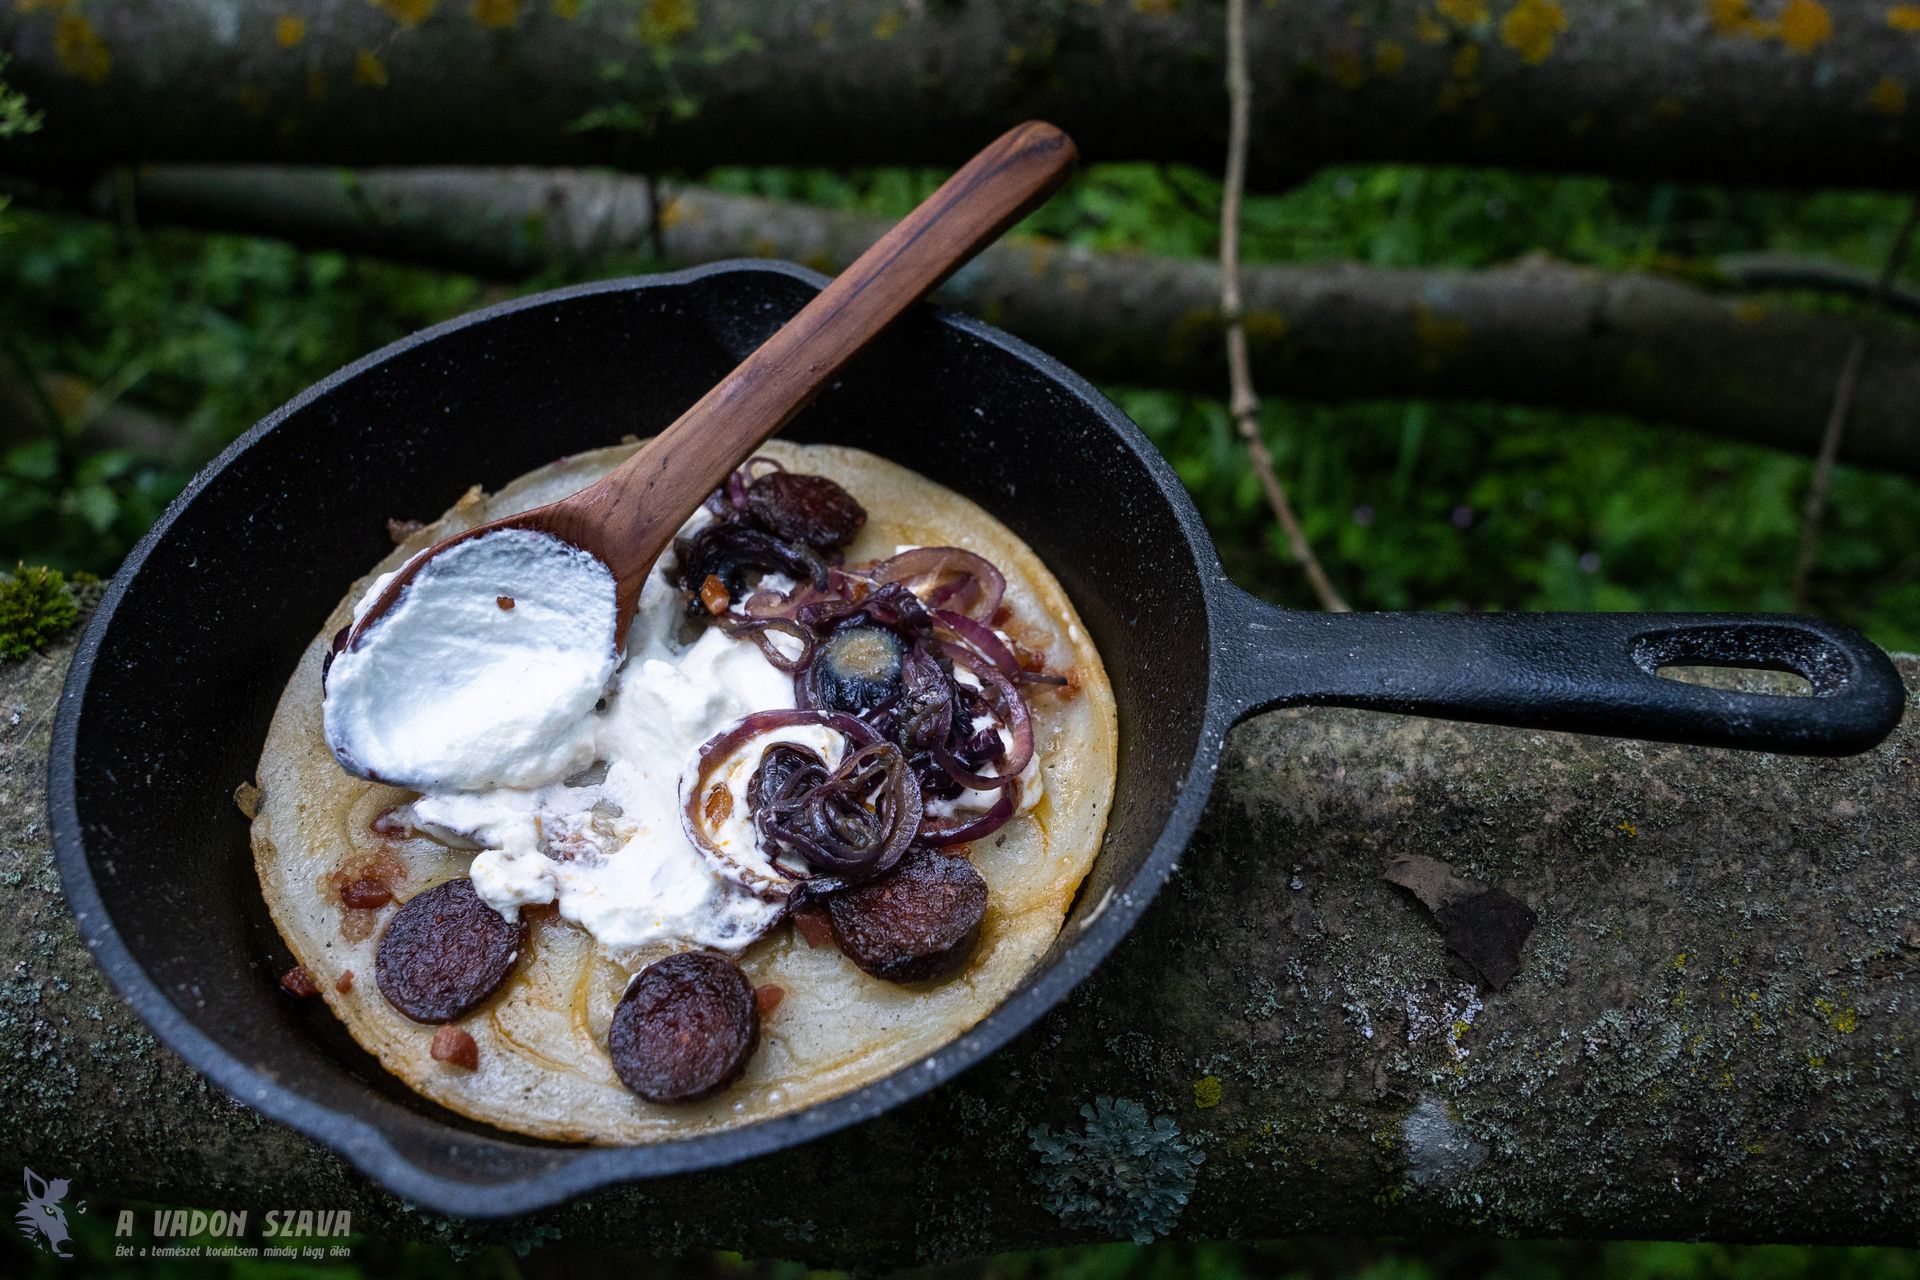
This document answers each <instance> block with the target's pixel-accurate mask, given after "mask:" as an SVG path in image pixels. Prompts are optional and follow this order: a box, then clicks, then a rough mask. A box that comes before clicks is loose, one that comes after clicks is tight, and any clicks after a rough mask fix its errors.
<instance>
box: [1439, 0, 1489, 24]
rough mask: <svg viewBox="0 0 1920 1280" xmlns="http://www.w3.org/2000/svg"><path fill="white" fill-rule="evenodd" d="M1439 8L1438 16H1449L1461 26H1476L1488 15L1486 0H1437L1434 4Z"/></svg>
mask: <svg viewBox="0 0 1920 1280" xmlns="http://www.w3.org/2000/svg"><path fill="white" fill-rule="evenodd" d="M1434 7H1435V8H1437V9H1439V10H1440V16H1441V17H1443V18H1449V19H1451V20H1453V21H1454V22H1457V23H1459V24H1460V25H1461V26H1463V27H1476V26H1479V25H1480V24H1481V23H1483V22H1485V21H1486V20H1487V18H1488V16H1489V14H1488V11H1487V0H1438V3H1437V4H1436V5H1435V6H1434Z"/></svg>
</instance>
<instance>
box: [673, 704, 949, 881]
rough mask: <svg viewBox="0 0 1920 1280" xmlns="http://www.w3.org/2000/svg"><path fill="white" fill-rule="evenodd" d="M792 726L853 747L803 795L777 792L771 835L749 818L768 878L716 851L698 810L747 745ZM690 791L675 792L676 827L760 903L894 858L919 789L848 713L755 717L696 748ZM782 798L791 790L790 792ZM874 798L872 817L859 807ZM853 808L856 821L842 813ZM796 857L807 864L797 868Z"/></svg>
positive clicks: (903, 843)
mask: <svg viewBox="0 0 1920 1280" xmlns="http://www.w3.org/2000/svg"><path fill="white" fill-rule="evenodd" d="M797 725H821V726H823V727H825V728H828V729H831V730H832V731H834V732H835V733H838V734H840V735H841V736H842V737H844V738H846V739H847V741H848V742H850V743H851V744H852V745H853V749H852V750H850V751H849V752H848V753H847V754H846V756H845V758H843V759H842V760H841V762H840V764H839V766H838V767H836V768H835V769H833V770H832V771H830V772H826V771H824V770H823V771H822V772H824V773H825V776H824V778H822V779H819V780H816V781H815V785H813V786H810V787H808V788H806V789H805V791H804V792H802V793H801V794H785V795H782V796H781V797H778V798H777V799H778V800H779V801H780V802H781V808H782V813H781V814H780V815H779V816H780V817H782V818H789V817H791V818H792V819H793V821H790V822H780V823H776V824H774V825H773V826H772V828H771V829H769V827H768V825H767V824H766V823H763V821H762V815H761V813H756V814H755V815H754V827H755V830H756V832H757V833H758V834H759V835H760V837H761V841H762V845H763V852H764V853H765V854H766V855H767V856H766V862H767V865H768V866H769V867H770V868H772V870H773V872H774V874H773V875H771V876H769V875H767V874H766V873H765V872H762V871H760V870H759V869H758V868H754V867H749V866H745V865H743V864H742V863H741V862H740V861H739V860H737V859H736V858H734V857H733V856H732V855H730V854H728V853H727V852H726V851H725V850H723V849H721V848H720V847H719V846H718V845H716V844H714V842H713V840H712V838H711V837H710V836H709V835H708V833H707V830H706V823H705V820H704V819H705V815H704V813H703V808H704V806H705V803H706V798H707V792H708V790H709V787H710V786H711V785H712V781H713V775H714V773H715V771H716V770H718V769H719V768H720V767H721V766H722V765H724V764H725V763H726V762H727V761H728V760H730V759H732V758H733V756H734V755H735V754H736V753H737V752H739V751H740V750H741V748H743V747H745V746H746V745H747V744H748V743H749V742H751V741H752V740H753V739H754V738H757V737H761V736H763V735H765V734H768V733H772V732H775V731H777V730H780V729H785V728H790V727H793V726H797ZM688 776H689V777H690V778H691V779H692V782H691V785H686V786H683V787H682V791H681V797H680V801H681V824H682V826H684V827H685V829H686V832H687V838H688V839H690V840H692V841H693V844H694V847H695V848H697V849H699V850H700V852H701V853H702V854H703V855H705V856H706V858H707V859H708V860H709V861H710V862H712V863H713V864H714V867H715V869H716V870H717V871H718V872H719V873H720V875H721V876H723V877H724V878H726V879H727V880H730V881H732V882H733V883H735V884H737V885H739V886H740V887H742V888H743V889H746V890H748V891H749V892H751V893H755V894H758V895H759V896H761V897H765V898H775V899H778V898H784V897H787V896H788V895H789V894H791V893H792V892H793V890H794V888H795V887H796V885H797V884H798V883H799V882H801V881H804V880H807V879H809V878H811V877H813V876H816V875H821V874H831V875H833V876H836V877H839V878H840V879H841V880H842V881H844V882H845V883H852V882H854V881H855V880H860V879H865V878H867V877H869V876H873V875H878V874H879V873H881V872H882V871H885V870H888V869H889V868H891V867H892V866H893V864H894V863H896V862H898V861H899V860H900V856H901V854H903V853H905V852H906V849H907V846H908V845H909V844H910V843H912V841H913V838H914V836H915V835H916V834H917V833H918V831H919V829H920V822H921V818H922V815H923V809H922V804H921V797H920V784H919V782H918V781H917V780H916V779H915V778H914V776H913V771H912V770H911V769H909V768H908V767H907V763H906V757H905V756H903V755H902V754H901V753H900V749H899V748H898V747H896V746H894V745H893V744H892V743H890V742H888V741H886V740H885V739H884V738H882V737H880V735H879V734H877V733H875V732H874V731H873V730H872V729H871V728H869V727H868V726H867V725H865V724H863V723H861V722H860V721H859V720H856V719H854V718H853V717H852V716H849V715H842V714H840V713H838V712H832V711H808V710H791V711H786V710H782V711H756V712H754V713H753V714H752V715H749V716H746V717H745V718H743V719H742V720H740V722H739V723H737V724H735V725H734V726H733V727H732V728H730V729H728V730H726V731H725V732H723V733H720V734H717V735H715V736H714V737H713V738H711V739H709V740H708V741H707V742H706V743H705V744H704V745H702V746H701V748H700V751H699V754H698V756H697V757H696V760H695V764H694V768H693V769H692V771H691V772H690V774H689V775H688ZM788 790H789V791H791V790H792V788H789V789H788ZM869 796H872V800H873V804H872V808H871V809H870V810H868V809H866V808H865V805H866V801H867V799H868V797H869ZM851 808H859V809H860V810H861V815H862V816H861V817H860V818H858V819H856V818H855V815H854V814H853V813H851V812H850V811H849V810H850V809H851ZM796 858H799V859H803V860H804V862H805V863H806V865H805V866H797V865H795V861H794V860H795V859H796Z"/></svg>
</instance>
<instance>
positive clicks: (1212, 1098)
mask: <svg viewBox="0 0 1920 1280" xmlns="http://www.w3.org/2000/svg"><path fill="white" fill-rule="evenodd" d="M1223 1091H1224V1090H1223V1089H1222V1088H1221V1085H1220V1077H1219V1076H1205V1077H1202V1078H1201V1079H1199V1080H1195V1081H1194V1082H1193V1105H1194V1106H1196V1107H1199V1108H1200V1109H1201V1110H1202V1111H1209V1110H1212V1109H1213V1108H1214V1107H1217V1106H1219V1105H1220V1095H1221V1093H1222V1092H1223Z"/></svg>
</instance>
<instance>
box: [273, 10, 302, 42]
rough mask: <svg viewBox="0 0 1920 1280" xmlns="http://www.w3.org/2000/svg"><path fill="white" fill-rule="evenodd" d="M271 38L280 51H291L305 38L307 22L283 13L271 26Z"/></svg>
mask: <svg viewBox="0 0 1920 1280" xmlns="http://www.w3.org/2000/svg"><path fill="white" fill-rule="evenodd" d="M273 38H274V40H276V41H277V42H278V43H279V45H280V47H281V48H282V49H291V48H293V46H295V45H297V44H299V43H300V42H301V41H302V40H305V39H306V38H307V20H306V19H305V18H296V17H294V16H293V15H292V14H290V13H283V14H281V15H280V17H279V19H278V20H277V21H275V22H274V24H273Z"/></svg>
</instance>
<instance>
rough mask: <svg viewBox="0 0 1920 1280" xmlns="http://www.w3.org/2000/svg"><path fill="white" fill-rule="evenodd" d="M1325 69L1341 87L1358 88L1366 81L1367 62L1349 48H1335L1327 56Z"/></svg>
mask: <svg viewBox="0 0 1920 1280" xmlns="http://www.w3.org/2000/svg"><path fill="white" fill-rule="evenodd" d="M1327 69H1328V70H1329V71H1330V72H1331V73H1332V74H1333V82H1334V83H1335V84H1337V85H1339V86H1340V87H1341V88H1342V89H1349V90H1351V89H1358V88H1359V87H1360V86H1361V85H1363V84H1365V83H1366V82H1367V64H1366V63H1364V62H1362V61H1361V60H1360V55H1359V54H1357V53H1355V52H1354V51H1353V50H1351V49H1335V50H1334V51H1333V52H1332V53H1331V54H1329V55H1328V57H1327Z"/></svg>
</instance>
